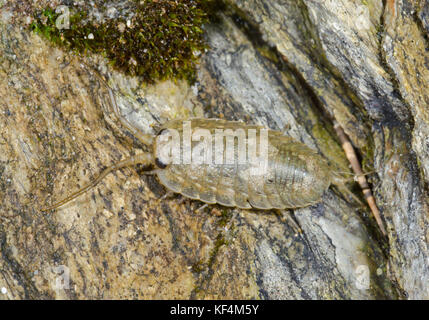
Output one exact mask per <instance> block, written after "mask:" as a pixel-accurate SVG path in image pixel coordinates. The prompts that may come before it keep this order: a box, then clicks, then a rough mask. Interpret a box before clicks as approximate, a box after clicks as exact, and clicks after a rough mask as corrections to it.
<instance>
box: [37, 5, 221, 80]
mask: <svg viewBox="0 0 429 320" xmlns="http://www.w3.org/2000/svg"><path fill="white" fill-rule="evenodd" d="M217 2H218V1H214V0H177V1H153V0H146V1H137V0H134V1H131V3H133V4H134V5H135V8H134V10H133V12H134V13H135V15H134V17H133V18H132V19H130V21H129V22H131V25H128V26H127V20H126V19H125V18H118V19H114V20H106V21H104V22H103V23H101V24H99V23H96V22H95V21H91V19H90V18H89V17H88V15H87V13H86V12H84V11H77V10H76V9H73V8H70V28H69V29H58V28H57V27H56V26H55V22H56V20H57V18H59V16H60V15H61V13H56V12H55V10H54V9H51V8H46V9H45V10H44V11H43V12H41V13H39V14H37V15H36V16H35V20H34V22H33V23H32V24H31V29H32V30H33V31H35V32H37V33H38V34H40V35H42V36H44V37H45V38H46V39H48V40H49V41H51V42H52V43H54V44H55V45H58V46H61V47H66V48H68V49H70V50H73V51H76V52H78V53H84V54H85V53H97V54H101V55H103V56H105V57H106V58H108V59H109V61H110V62H111V65H112V66H113V67H115V68H116V69H119V70H121V71H123V72H125V73H126V74H129V75H137V76H141V77H143V78H144V80H146V81H148V82H153V81H155V80H158V79H160V80H162V79H166V78H179V79H187V80H189V81H190V82H192V81H194V80H195V76H196V72H195V70H196V64H197V62H198V55H199V53H200V52H203V51H205V50H206V49H207V47H208V46H207V44H206V43H205V41H204V38H203V31H202V26H203V24H204V23H206V22H208V20H209V16H210V15H213V14H214V10H217V8H218V7H217V5H216V3H217ZM89 35H91V36H90V37H88V36H89Z"/></svg>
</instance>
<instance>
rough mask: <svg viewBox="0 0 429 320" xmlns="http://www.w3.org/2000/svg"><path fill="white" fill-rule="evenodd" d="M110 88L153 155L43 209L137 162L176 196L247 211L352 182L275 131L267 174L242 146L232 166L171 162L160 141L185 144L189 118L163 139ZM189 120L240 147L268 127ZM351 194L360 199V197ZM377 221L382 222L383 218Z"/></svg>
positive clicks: (306, 199)
mask: <svg viewBox="0 0 429 320" xmlns="http://www.w3.org/2000/svg"><path fill="white" fill-rule="evenodd" d="M97 77H98V78H99V79H100V80H101V81H102V82H103V83H105V82H104V80H103V79H102V77H101V76H100V75H98V74H97ZM105 85H106V87H107V88H108V90H109V95H110V99H111V102H112V107H113V112H114V113H115V115H116V117H117V118H118V119H119V120H120V121H121V122H122V124H123V125H124V126H125V127H127V128H128V129H129V130H130V131H131V132H132V133H133V134H134V135H135V136H136V137H137V138H138V139H139V140H140V141H141V142H142V143H143V144H145V145H147V146H148V148H149V150H150V151H149V152H145V153H141V154H138V155H135V156H132V157H130V158H127V159H125V160H123V161H121V162H119V163H117V164H115V165H113V166H111V167H108V168H107V169H105V170H104V171H103V172H102V173H101V174H100V176H99V177H98V178H96V179H95V180H94V181H92V182H91V183H90V184H88V185H86V186H85V187H83V188H82V189H80V190H79V191H77V192H76V193H73V194H72V195H70V196H69V197H67V198H65V199H63V200H61V201H59V202H57V203H55V204H53V205H52V206H49V207H48V208H45V209H42V210H43V211H47V210H51V209H55V208H58V207H59V206H61V205H63V204H65V203H67V202H69V201H71V200H73V199H74V198H76V197H78V196H79V195H81V194H82V193H84V192H86V191H87V190H89V189H90V188H92V187H94V186H95V185H96V184H97V183H98V182H99V181H101V179H103V178H104V177H105V176H106V175H107V174H108V173H109V172H111V171H113V170H117V169H119V168H122V167H125V166H130V165H136V164H143V165H144V166H145V167H150V166H152V167H153V168H154V169H153V170H151V171H150V172H149V173H151V174H156V175H157V177H158V179H159V181H160V182H161V184H163V185H164V186H165V187H166V188H167V189H169V190H171V191H173V192H176V193H180V194H182V195H184V196H186V197H188V198H191V199H197V200H201V201H203V202H205V203H208V204H214V203H218V204H221V205H224V206H230V207H238V208H243V209H250V208H257V209H286V208H299V207H305V206H309V205H312V204H315V203H317V202H318V201H320V199H321V197H322V195H323V193H324V192H325V191H326V190H327V189H328V188H329V186H330V185H331V184H334V185H338V186H344V183H345V181H346V180H347V179H345V178H344V177H343V176H342V175H341V174H340V173H339V172H337V171H336V170H334V169H333V168H332V167H331V165H330V164H329V163H328V162H327V161H326V160H325V159H324V158H323V157H322V156H320V155H319V154H318V153H316V152H315V151H313V150H312V149H310V148H309V147H307V146H306V145H305V144H303V143H301V142H298V141H296V140H294V139H292V138H291V137H287V136H284V135H283V134H282V133H281V132H278V131H274V130H268V148H267V155H268V157H267V160H268V161H267V163H266V170H265V171H264V172H263V173H262V174H254V173H253V172H252V166H253V164H252V163H250V162H239V161H238V158H239V154H238V149H239V148H238V146H237V148H234V153H233V158H234V160H235V161H234V163H230V164H226V163H220V164H216V163H214V162H211V163H199V164H198V163H193V162H190V163H184V162H180V163H174V162H167V161H165V159H164V158H162V157H160V156H159V154H160V153H159V150H160V149H161V148H162V143H163V142H160V141H163V140H162V139H158V138H160V137H161V136H163V135H166V134H167V133H169V132H170V131H175V132H177V133H178V135H179V138H180V141H183V134H184V132H183V120H173V121H170V122H167V123H166V124H164V125H163V126H162V127H161V129H160V130H159V132H158V134H157V135H148V134H143V133H142V132H140V131H139V130H137V129H135V128H134V127H133V126H131V125H130V124H129V123H128V122H127V121H126V120H125V119H124V117H123V116H122V115H121V114H120V112H119V109H118V107H117V104H116V100H115V96H114V94H113V92H112V90H111V89H110V87H109V86H108V85H107V84H106V83H105ZM187 121H189V122H190V125H191V127H192V128H193V129H198V128H201V129H204V130H206V131H208V132H209V133H210V134H211V135H215V133H216V132H215V131H216V130H223V131H224V132H226V133H224V135H225V140H228V138H231V139H233V141H234V143H233V144H234V146H236V143H237V142H236V141H237V140H236V139H235V137H236V135H235V133H234V132H235V131H237V130H240V129H241V130H243V131H244V132H248V131H249V130H251V129H253V130H256V131H261V130H263V129H264V128H263V127H262V126H257V125H247V124H245V123H242V122H237V121H226V120H221V119H202V118H194V119H189V120H187ZM246 141H247V140H246ZM200 143H202V142H201V141H192V142H191V147H192V148H195V147H197V146H198V144H200ZM213 145H214V144H213ZM178 150H179V153H180V155H179V158H180V159H183V158H184V152H185V148H184V145H183V143H182V144H181V145H180V148H178ZM215 152H216V150H215V147H213V150H212V153H213V154H214V153H215ZM222 152H224V153H225V152H226V149H225V148H224V149H223V151H222ZM222 157H224V158H225V157H226V155H225V154H223V155H222ZM343 190H344V188H343ZM345 190H347V188H345ZM351 195H352V196H353V197H354V198H355V199H357V198H356V196H354V195H353V194H351ZM371 196H372V195H371ZM358 201H359V200H358ZM371 209H372V207H371ZM373 212H374V211H373ZM377 222H379V220H378V219H377ZM380 227H381V230H382V231H383V233H384V232H385V231H384V227H382V225H381V226H380Z"/></svg>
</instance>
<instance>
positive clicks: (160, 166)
mask: <svg viewBox="0 0 429 320" xmlns="http://www.w3.org/2000/svg"><path fill="white" fill-rule="evenodd" d="M155 164H156V166H157V167H158V168H160V169H165V168H167V165H166V164H165V163H163V162H162V161H161V160H159V158H155Z"/></svg>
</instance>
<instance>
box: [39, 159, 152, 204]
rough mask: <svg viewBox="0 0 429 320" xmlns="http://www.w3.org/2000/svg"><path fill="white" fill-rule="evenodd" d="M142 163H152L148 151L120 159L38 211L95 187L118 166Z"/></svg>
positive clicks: (74, 197)
mask: <svg viewBox="0 0 429 320" xmlns="http://www.w3.org/2000/svg"><path fill="white" fill-rule="evenodd" d="M139 163H141V164H143V165H150V164H152V163H153V158H152V155H151V154H149V153H142V154H138V155H135V156H132V157H129V158H127V159H125V160H122V161H120V162H118V163H116V164H114V165H112V166H110V167H108V168H106V169H104V171H103V172H101V174H100V175H99V176H98V177H97V178H95V179H94V180H93V181H92V182H90V183H88V184H87V185H85V186H84V187H82V188H81V189H80V190H78V191H76V192H75V193H72V194H71V195H70V196H68V197H66V198H64V199H63V200H61V201H58V202H56V203H54V204H53V205H51V206H49V207H47V208H42V209H40V211H42V212H43V211H49V210H53V209H56V208H58V207H60V206H62V205H64V204H66V203H68V202H70V201H72V200H73V199H76V198H77V197H79V196H80V195H81V194H83V193H85V192H86V191H88V190H90V189H92V188H93V187H95V186H96V185H97V184H98V183H99V182H100V181H101V180H103V178H104V177H105V176H106V175H108V174H109V173H110V172H112V171H115V170H118V169H120V168H123V167H128V166H132V165H136V164H139Z"/></svg>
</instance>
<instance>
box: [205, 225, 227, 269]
mask: <svg viewBox="0 0 429 320" xmlns="http://www.w3.org/2000/svg"><path fill="white" fill-rule="evenodd" d="M224 245H228V241H227V240H226V239H225V237H224V236H223V235H222V233H219V234H218V235H217V238H216V241H215V245H214V248H213V249H212V251H211V252H210V258H209V261H208V263H207V266H208V267H209V269H210V268H211V267H212V266H213V264H214V262H215V259H216V256H217V254H218V252H219V250H220V248H221V247H222V246H224Z"/></svg>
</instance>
